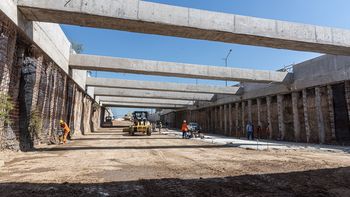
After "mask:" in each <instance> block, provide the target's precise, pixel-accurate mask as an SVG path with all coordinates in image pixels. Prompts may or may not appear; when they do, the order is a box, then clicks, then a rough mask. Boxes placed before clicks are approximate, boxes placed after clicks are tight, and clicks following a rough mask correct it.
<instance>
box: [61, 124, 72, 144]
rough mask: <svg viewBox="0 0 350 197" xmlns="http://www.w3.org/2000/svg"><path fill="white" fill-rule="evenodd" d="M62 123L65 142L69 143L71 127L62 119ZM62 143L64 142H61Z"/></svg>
mask: <svg viewBox="0 0 350 197" xmlns="http://www.w3.org/2000/svg"><path fill="white" fill-rule="evenodd" d="M60 125H61V128H62V129H63V133H64V134H63V143H64V144H65V143H67V137H68V135H69V132H70V128H69V127H68V125H67V123H65V122H64V121H63V120H60ZM61 143H62V142H61Z"/></svg>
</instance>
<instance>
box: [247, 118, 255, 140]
mask: <svg viewBox="0 0 350 197" xmlns="http://www.w3.org/2000/svg"><path fill="white" fill-rule="evenodd" d="M246 131H247V138H248V140H254V137H253V132H254V126H253V124H252V123H251V122H248V124H247V126H246Z"/></svg>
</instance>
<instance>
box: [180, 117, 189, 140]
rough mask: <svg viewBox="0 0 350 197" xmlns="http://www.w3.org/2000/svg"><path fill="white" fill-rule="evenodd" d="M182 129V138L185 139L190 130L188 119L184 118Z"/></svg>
mask: <svg viewBox="0 0 350 197" xmlns="http://www.w3.org/2000/svg"><path fill="white" fill-rule="evenodd" d="M181 131H182V138H183V139H185V138H186V137H187V131H188V127H187V123H186V120H184V121H183V123H182V126H181Z"/></svg>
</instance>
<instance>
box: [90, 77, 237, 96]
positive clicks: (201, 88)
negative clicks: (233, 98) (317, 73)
mask: <svg viewBox="0 0 350 197" xmlns="http://www.w3.org/2000/svg"><path fill="white" fill-rule="evenodd" d="M86 85H87V86H93V87H105V88H125V89H139V90H156V91H167V92H191V93H209V94H236V93H237V91H238V89H239V87H225V86H209V85H198V84H181V83H166V82H151V81H137V80H124V79H108V78H93V77H89V78H87V82H86Z"/></svg>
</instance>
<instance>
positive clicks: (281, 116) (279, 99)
mask: <svg viewBox="0 0 350 197" xmlns="http://www.w3.org/2000/svg"><path fill="white" fill-rule="evenodd" d="M283 100H284V95H281V94H279V95H277V114H278V129H279V134H280V135H279V137H280V139H281V140H284V138H285V133H286V125H285V124H284V104H283Z"/></svg>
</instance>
